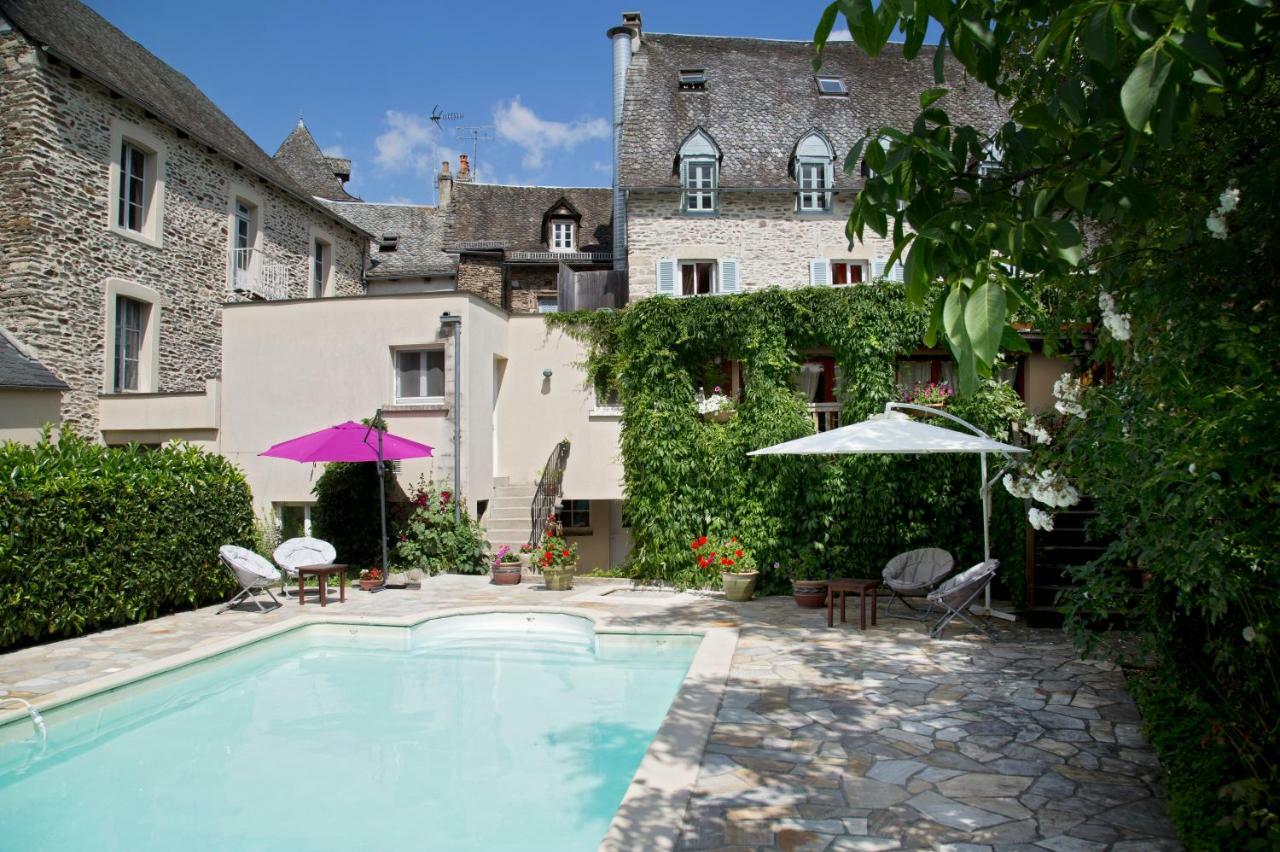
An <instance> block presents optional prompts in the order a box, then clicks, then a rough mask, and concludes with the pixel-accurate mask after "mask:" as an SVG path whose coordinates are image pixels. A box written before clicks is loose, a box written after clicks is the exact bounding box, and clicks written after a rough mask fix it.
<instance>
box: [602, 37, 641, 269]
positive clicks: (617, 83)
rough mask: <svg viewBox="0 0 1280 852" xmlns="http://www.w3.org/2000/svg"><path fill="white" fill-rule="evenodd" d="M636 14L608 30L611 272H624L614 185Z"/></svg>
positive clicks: (623, 214) (623, 209) (619, 199)
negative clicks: (610, 50) (610, 49)
mask: <svg viewBox="0 0 1280 852" xmlns="http://www.w3.org/2000/svg"><path fill="white" fill-rule="evenodd" d="M640 31H641V28H640V13H639V12H623V13H622V26H620V27H614V28H613V29H611V30H609V32H608V33H607V35H608V36H609V39H610V40H611V41H612V42H613V268H614V269H615V270H618V271H622V270H625V269H626V268H627V197H626V193H624V192H623V191H622V187H621V186H620V185H619V183H618V173H619V172H620V171H621V169H620V168H619V166H620V165H621V163H620V153H621V151H620V147H619V146H620V144H621V142H622V106H623V103H624V102H625V100H626V94H627V92H626V89H627V68H628V66H630V65H631V55H632V54H634V53H635V52H636V50H638V49H639V47H640Z"/></svg>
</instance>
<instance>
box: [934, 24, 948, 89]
mask: <svg viewBox="0 0 1280 852" xmlns="http://www.w3.org/2000/svg"><path fill="white" fill-rule="evenodd" d="M946 54H947V36H946V34H945V33H944V34H943V36H942V37H941V38H939V39H938V47H937V48H936V49H935V50H934V51H933V82H934V83H936V84H938V85H939V86H941V85H942V84H943V83H945V82H947V71H946V69H947V61H946V60H947V56H946Z"/></svg>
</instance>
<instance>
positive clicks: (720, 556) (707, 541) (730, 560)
mask: <svg viewBox="0 0 1280 852" xmlns="http://www.w3.org/2000/svg"><path fill="white" fill-rule="evenodd" d="M737 542H738V537H737V536H732V537H730V538H727V539H725V538H718V539H712V538H711V537H710V536H706V535H703V536H699V537H698V538H695V539H694V540H693V541H691V542H689V547H690V549H691V550H693V555H694V558H695V559H696V560H697V563H698V567H699V568H701V569H702V570H704V571H709V570H728V571H733V572H735V573H740V572H744V571H752V570H754V566H753V565H752V562H751V554H750V553H749V552H748V551H747V550H746V548H744V547H742V545H740V544H738V543H737Z"/></svg>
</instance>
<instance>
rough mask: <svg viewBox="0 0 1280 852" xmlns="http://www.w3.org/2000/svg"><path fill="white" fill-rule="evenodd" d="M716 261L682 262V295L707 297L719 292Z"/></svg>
mask: <svg viewBox="0 0 1280 852" xmlns="http://www.w3.org/2000/svg"><path fill="white" fill-rule="evenodd" d="M716 273H717V269H716V262H715V261H714V260H682V261H680V295H681V296H705V295H709V294H711V293H716V292H719V290H718V289H717V286H716V282H717V280H718V279H719V276H718V275H717V274H716Z"/></svg>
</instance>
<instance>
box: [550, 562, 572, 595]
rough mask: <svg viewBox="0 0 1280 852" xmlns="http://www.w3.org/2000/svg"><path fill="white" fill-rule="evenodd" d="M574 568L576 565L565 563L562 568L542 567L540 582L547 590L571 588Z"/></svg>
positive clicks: (562, 590)
mask: <svg viewBox="0 0 1280 852" xmlns="http://www.w3.org/2000/svg"><path fill="white" fill-rule="evenodd" d="M576 570H577V566H576V565H566V566H564V567H563V568H544V569H542V582H543V584H544V585H545V586H546V587H547V591H549V592H567V591H569V590H570V589H572V588H573V575H574V573H575V572H576Z"/></svg>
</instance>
